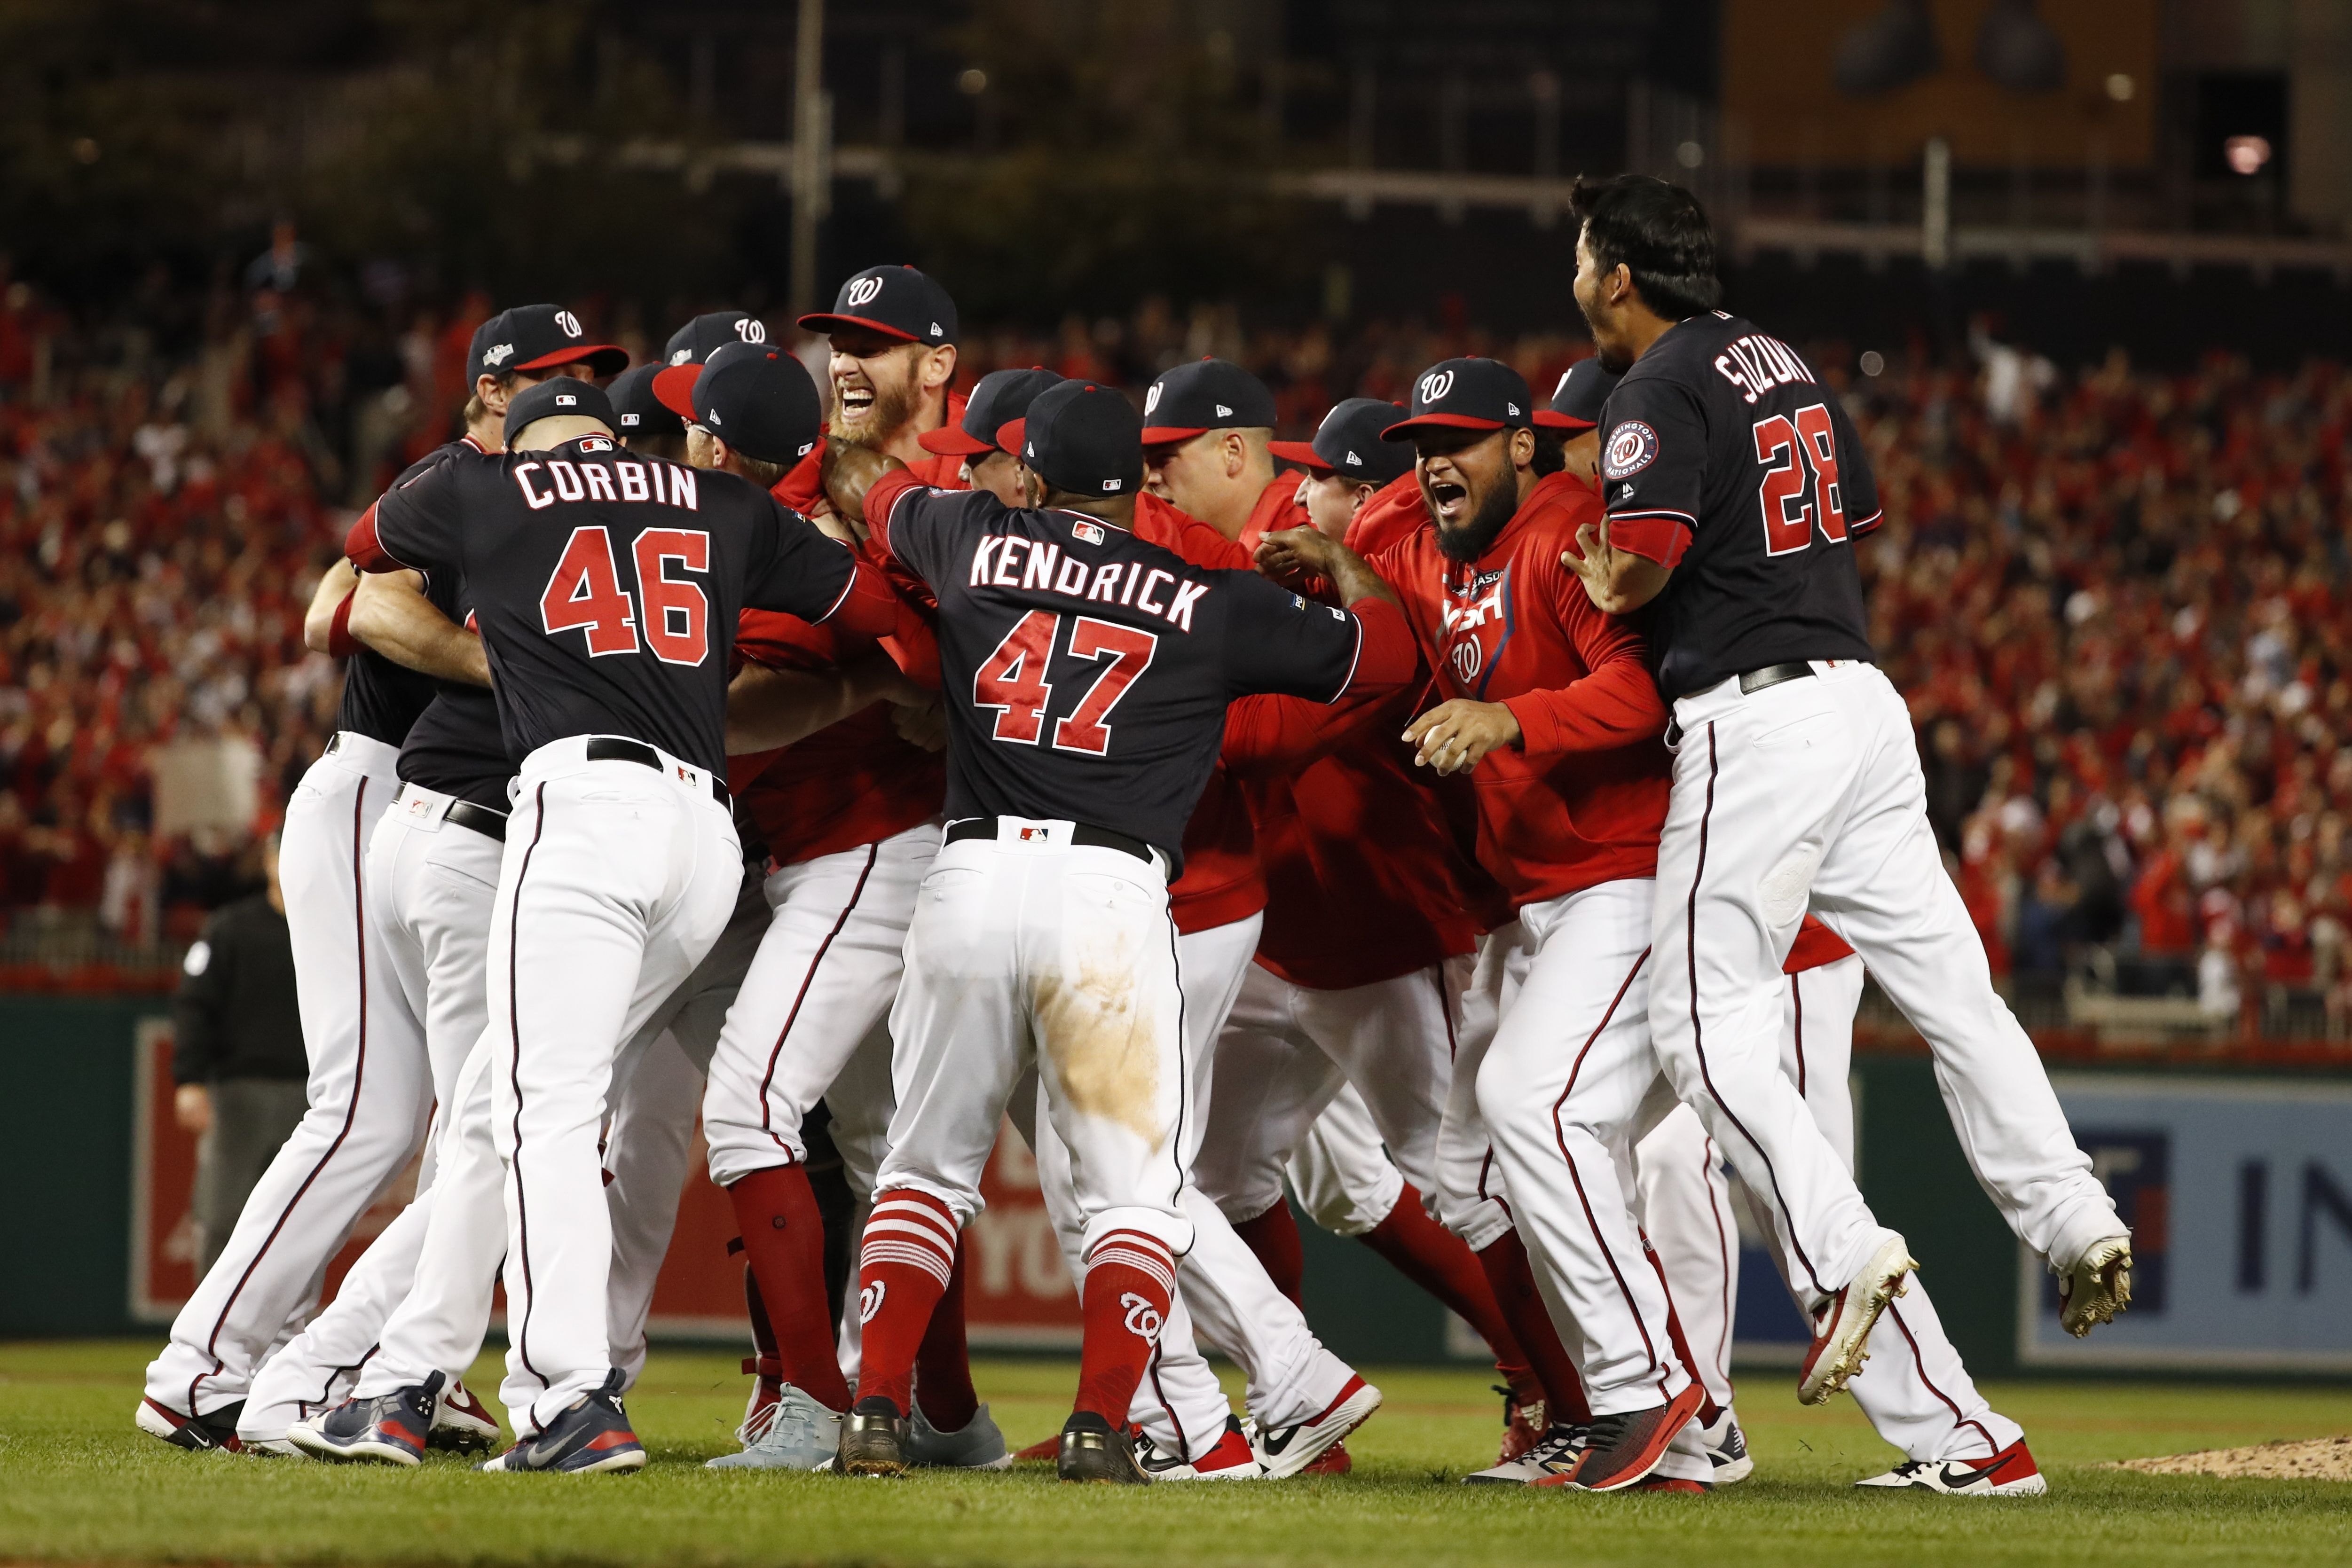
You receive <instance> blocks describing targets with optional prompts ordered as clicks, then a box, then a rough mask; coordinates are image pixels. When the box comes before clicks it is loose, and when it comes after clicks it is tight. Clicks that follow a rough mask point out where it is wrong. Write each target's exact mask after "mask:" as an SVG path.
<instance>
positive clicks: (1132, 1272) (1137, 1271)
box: [1071, 1230, 1176, 1427]
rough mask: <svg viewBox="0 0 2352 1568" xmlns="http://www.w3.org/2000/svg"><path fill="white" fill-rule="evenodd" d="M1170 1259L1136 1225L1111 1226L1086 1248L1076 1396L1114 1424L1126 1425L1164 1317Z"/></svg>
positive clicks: (1172, 1278) (1172, 1287)
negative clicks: (1083, 1324) (1082, 1338)
mask: <svg viewBox="0 0 2352 1568" xmlns="http://www.w3.org/2000/svg"><path fill="white" fill-rule="evenodd" d="M1175 1292H1176V1260H1174V1259H1173V1258H1171V1257H1170V1256H1169V1253H1168V1248H1167V1246H1166V1244H1165V1243H1163V1242H1161V1241H1160V1240H1158V1239H1155V1238H1153V1237H1150V1236H1146V1235H1144V1234H1143V1233H1142V1232H1141V1231H1139V1230H1114V1231H1112V1232H1111V1233H1110V1234H1109V1235H1108V1236H1105V1237H1104V1238H1103V1239H1101V1240H1099V1241H1097V1242H1096V1243H1095V1244H1094V1247H1093V1249H1091V1250H1090V1251H1088V1252H1087V1282H1086V1291H1085V1305H1086V1339H1085V1341H1084V1343H1083V1345H1082V1346H1081V1348H1080V1350H1079V1353H1078V1397H1077V1400H1076V1404H1074V1405H1073V1406H1071V1408H1072V1409H1073V1410H1081V1411H1086V1410H1090V1411H1092V1412H1094V1413H1095V1414H1096V1415H1097V1416H1101V1417H1102V1418H1103V1419H1104V1420H1106V1421H1108V1422H1109V1423H1110V1424H1111V1425H1112V1426H1113V1427H1124V1426H1126V1425H1127V1408H1128V1406H1129V1405H1130V1404H1132V1403H1133V1402H1134V1399H1135V1385H1137V1384H1138V1383H1139V1382H1140V1381H1141V1380H1142V1378H1143V1371H1144V1368H1145V1367H1146V1366H1148V1365H1150V1361H1151V1347H1152V1346H1153V1345H1155V1344H1157V1343H1160V1328H1161V1326H1162V1325H1164V1324H1165V1323H1166V1322H1168V1301H1169V1298H1170V1297H1171V1296H1172V1295H1174V1294H1175Z"/></svg>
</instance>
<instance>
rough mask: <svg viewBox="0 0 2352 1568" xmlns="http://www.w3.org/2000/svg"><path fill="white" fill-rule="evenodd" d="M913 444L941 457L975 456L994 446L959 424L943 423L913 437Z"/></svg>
mask: <svg viewBox="0 0 2352 1568" xmlns="http://www.w3.org/2000/svg"><path fill="white" fill-rule="evenodd" d="M915 444H916V445H918V446H919V447H921V448H922V449H923V450H924V451H926V452H936V453H938V454H939V455H940V456H942V457H977V456H979V455H981V454H982V453H983V452H993V451H995V450H996V448H995V447H994V446H993V445H992V444H989V443H987V442H985V441H982V439H981V438H980V437H979V436H977V435H974V434H971V432H970V431H968V430H966V429H964V428H963V426H961V425H960V424H943V425H941V426H940V428H939V429H937V430H927V431H925V432H923V434H920V435H918V436H917V437H915Z"/></svg>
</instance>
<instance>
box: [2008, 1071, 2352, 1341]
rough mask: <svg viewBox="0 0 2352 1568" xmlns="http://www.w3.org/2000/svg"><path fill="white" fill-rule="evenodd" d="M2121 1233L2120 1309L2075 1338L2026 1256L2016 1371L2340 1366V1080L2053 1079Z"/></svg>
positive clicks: (2345, 1221)
mask: <svg viewBox="0 0 2352 1568" xmlns="http://www.w3.org/2000/svg"><path fill="white" fill-rule="evenodd" d="M2052 1081H2053V1083H2054V1084H2055V1085H2056V1087H2057V1090H2058V1098H2059V1100H2060V1101H2061V1102H2062V1103H2063V1104H2064V1105H2065V1107H2066V1116H2067V1120H2068V1121H2070V1122H2071V1123H2073V1124H2074V1135H2075V1137H2076V1139H2077V1140H2078V1141H2079V1142H2080V1143H2081V1144H2082V1145H2083V1147H2084V1149H2085V1150H2087V1151H2088V1152H2089V1154H2090V1155H2091V1159H2092V1163H2093V1166H2094V1168H2095V1169H2096V1170H2097V1172H2098V1174H2099V1177H2100V1179H2101V1180H2103V1181H2105V1183H2106V1185H2107V1190H2108V1191H2109V1192H2111V1193H2113V1194H2114V1195H2115V1197H2116V1207H2117V1208H2118V1209H2119V1210H2120V1211H2121V1213H2122V1214H2123V1217H2124V1219H2125V1221H2126V1223H2127V1224H2129V1225H2130V1226H2131V1228H2132V1232H2133V1251H2134V1253H2135V1255H2136V1256H2137V1260H2138V1266H2137V1269H2136V1270H2134V1273H2133V1289H2132V1305H2131V1311H2130V1312H2126V1313H2125V1314H2124V1315H2123V1316H2122V1317H2119V1318H2117V1319H2116V1321H2115V1322H2114V1323H2113V1324H2112V1325H2110V1326H2108V1327H2105V1328H2102V1329H2100V1330H2098V1331H2097V1332H2096V1333H2093V1334H2092V1335H2091V1337H2090V1338H2088V1339H2084V1340H2077V1339H2074V1338H2072V1337H2070V1336H2069V1335H2068V1334H2067V1333H2065V1332H2064V1331H2063V1329H2061V1328H2060V1327H2059V1326H2058V1292H2057V1288H2056V1285H2055V1282H2054V1281H2052V1280H2051V1278H2050V1275H2049V1273H2048V1272H2047V1270H2043V1269H2042V1267H2041V1266H2040V1264H2039V1263H2038V1262H2037V1261H2035V1260H2033V1259H2032V1258H2030V1257H2029V1258H2025V1259H2022V1260H2021V1264H2020V1268H2019V1270H2018V1324H2017V1354H2018V1359H2019V1361H2020V1362H2021V1363H2023V1364H2026V1365H2028V1366H2044V1367H2067V1366H2084V1367H2113V1368H2118V1369H2139V1370H2149V1371H2155V1370H2168V1369H2196V1370H2204V1369H2210V1370H2214V1371H2230V1372H2249V1371H2280V1372H2288V1371H2320V1370H2336V1371H2346V1370H2352V1084H2345V1083H2325V1082H2308V1081H2302V1082H2298V1081H2294V1080H2287V1079H2279V1080H2273V1081H2267V1082H2264V1081H2248V1080H2243V1079H2235V1080H2221V1079H2211V1078H2187V1077H2162V1078H2158V1077H2153V1076H2150V1077H2127V1076H2123V1075H2117V1074H2105V1073H2053V1075H2052Z"/></svg>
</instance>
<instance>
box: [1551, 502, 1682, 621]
mask: <svg viewBox="0 0 2352 1568" xmlns="http://www.w3.org/2000/svg"><path fill="white" fill-rule="evenodd" d="M1559 564H1560V565H1562V566H1564V567H1566V568H1568V570H1570V571H1572V572H1574V573H1576V575H1577V578H1578V580H1580V581H1581V582H1582V583H1583V584H1584V596H1585V597H1586V598H1587V599H1590V600H1591V601H1592V607H1593V608H1594V609H1595V610H1598V611H1600V612H1601V613H1602V614H1604V615H1631V614H1632V613H1633V612H1634V611H1636V610H1639V609H1640V608H1642V606H1643V605H1644V604H1647V603H1648V602H1650V601H1652V600H1653V599H1655V598H1656V597H1657V596H1658V593H1659V591H1661V590H1662V589H1664V587H1665V586H1666V578H1667V576H1668V575H1669V569H1667V568H1665V567H1663V566H1660V565H1659V564H1658V563H1657V562H1656V561H1654V560H1651V559H1648V558H1647V557H1646V556H1639V555H1636V554H1634V553H1633V551H1632V550H1621V549H1617V548H1616V547H1615V546H1613V545H1612V544H1611V543H1610V542H1609V520H1608V519H1607V518H1606V517H1603V518H1602V519H1601V521H1600V522H1598V523H1587V524H1585V525H1584V526H1583V527H1581V528H1578V529H1577V530H1576V549H1573V550H1562V551H1560V552H1559Z"/></svg>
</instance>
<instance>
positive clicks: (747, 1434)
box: [735, 1399, 783, 1448]
mask: <svg viewBox="0 0 2352 1568" xmlns="http://www.w3.org/2000/svg"><path fill="white" fill-rule="evenodd" d="M782 1408H783V1402H782V1400H774V1399H772V1400H770V1401H769V1402H768V1403H767V1404H765V1405H762V1406H760V1407H759V1408H758V1409H757V1410H755V1411H752V1412H751V1414H749V1415H747V1416H744V1417H743V1424H742V1425H741V1426H740V1427H736V1428H735V1440H736V1441H737V1442H739V1443H740V1444H742V1445H743V1446H744V1447H745V1448H750V1447H751V1445H752V1444H754V1443H756V1442H758V1441H760V1439H761V1438H762V1437H766V1436H767V1435H768V1432H769V1429H770V1428H771V1427H774V1426H775V1424H776V1413H777V1412H778V1411H779V1410H782Z"/></svg>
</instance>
